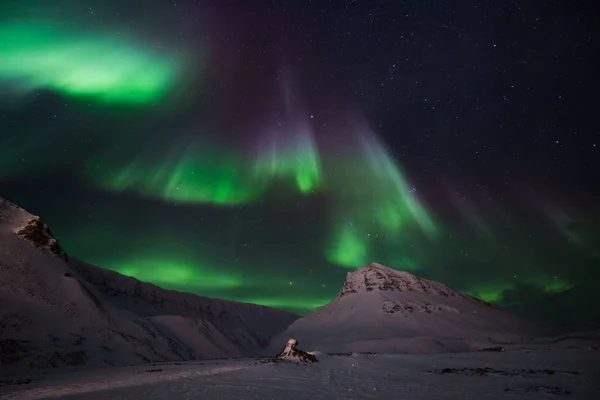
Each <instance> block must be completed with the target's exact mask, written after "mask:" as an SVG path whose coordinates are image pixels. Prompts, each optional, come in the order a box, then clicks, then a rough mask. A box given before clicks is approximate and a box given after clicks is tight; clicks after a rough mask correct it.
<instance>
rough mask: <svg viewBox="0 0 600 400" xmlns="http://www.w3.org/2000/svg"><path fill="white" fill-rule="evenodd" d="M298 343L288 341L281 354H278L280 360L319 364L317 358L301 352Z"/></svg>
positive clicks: (291, 340)
mask: <svg viewBox="0 0 600 400" xmlns="http://www.w3.org/2000/svg"><path fill="white" fill-rule="evenodd" d="M297 346H298V341H297V340H296V339H290V340H288V341H287V344H286V345H285V347H284V349H283V350H281V353H279V354H277V358H278V359H282V360H288V361H299V362H304V363H312V362H317V361H318V360H317V356H315V355H314V354H311V353H308V352H306V351H304V350H300V349H299V348H298V347H297Z"/></svg>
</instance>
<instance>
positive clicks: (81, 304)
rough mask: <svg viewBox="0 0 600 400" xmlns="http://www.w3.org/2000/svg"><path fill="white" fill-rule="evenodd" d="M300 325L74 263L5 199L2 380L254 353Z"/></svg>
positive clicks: (258, 309)
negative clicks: (22, 375)
mask: <svg viewBox="0 0 600 400" xmlns="http://www.w3.org/2000/svg"><path fill="white" fill-rule="evenodd" d="M296 318H297V316H296V315H295V314H292V313H289V312H286V311H282V310H278V309H273V308H268V307H263V306H258V305H253V304H244V303H238V302H233V301H225V300H216V299H209V298H205V297H200V296H195V295H192V294H189V293H180V292H175V291H170V290H163V289H161V288H159V287H157V286H154V285H151V284H148V283H142V282H139V281H137V280H136V279H133V278H131V277H126V276H123V275H120V274H118V273H116V272H113V271H108V270H104V269H102V268H98V267H94V266H91V265H87V264H85V263H82V262H80V261H78V260H74V259H69V258H68V256H67V255H66V253H65V252H64V251H63V249H61V248H60V246H59V244H58V242H57V241H56V239H54V238H53V237H52V234H51V232H50V230H49V229H48V227H47V226H46V225H45V224H44V223H43V222H42V221H41V220H40V219H39V218H38V217H35V216H33V215H31V214H29V213H27V212H26V211H25V210H23V209H21V208H19V207H17V206H15V205H14V204H12V203H10V202H8V201H5V200H2V199H0V375H7V374H16V375H18V374H20V373H23V372H30V371H31V370H32V369H47V368H56V367H80V366H94V367H101V366H117V365H133V364H140V363H145V362H158V361H179V360H192V359H202V358H215V357H232V356H240V355H245V354H253V353H256V351H258V349H260V348H261V346H264V345H265V344H266V343H267V342H268V340H269V338H270V337H271V336H273V335H274V334H276V333H278V332H281V331H282V330H284V329H285V327H286V326H288V325H289V324H290V323H291V322H292V321H294V320H295V319H296Z"/></svg>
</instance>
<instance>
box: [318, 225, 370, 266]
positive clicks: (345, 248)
mask: <svg viewBox="0 0 600 400" xmlns="http://www.w3.org/2000/svg"><path fill="white" fill-rule="evenodd" d="M335 232H336V233H337V234H338V236H337V237H336V238H335V240H334V242H333V245H332V246H331V248H330V249H328V251H327V259H328V260H329V261H331V262H333V263H335V264H339V265H341V266H344V267H349V268H358V267H361V266H363V265H365V264H366V263H367V262H368V260H367V245H366V243H365V240H364V239H363V238H362V237H360V236H359V234H358V232H357V231H356V229H355V228H354V226H352V225H350V222H346V223H345V224H344V225H343V226H342V227H341V228H338V229H337V230H336V231H335Z"/></svg>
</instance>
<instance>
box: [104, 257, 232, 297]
mask: <svg viewBox="0 0 600 400" xmlns="http://www.w3.org/2000/svg"><path fill="white" fill-rule="evenodd" d="M107 267H109V268H110V269H112V270H114V271H117V272H119V273H121V274H123V275H127V276H132V277H134V278H136V279H139V280H141V281H144V282H152V283H155V284H156V285H159V286H161V287H164V288H165V289H178V288H182V287H189V288H194V289H195V290H198V289H205V288H233V287H238V286H241V285H242V280H241V279H240V278H239V277H236V276H229V275H227V274H224V273H223V272H222V271H219V270H218V269H214V270H211V269H207V268H202V267H201V266H199V265H197V264H195V263H191V262H189V263H184V262H180V261H177V259H173V258H171V259H169V258H165V259H160V258H158V259H157V258H154V257H148V258H142V259H139V260H132V261H128V262H123V263H121V262H119V263H117V264H116V265H115V266H112V265H110V266H108V265H107Z"/></svg>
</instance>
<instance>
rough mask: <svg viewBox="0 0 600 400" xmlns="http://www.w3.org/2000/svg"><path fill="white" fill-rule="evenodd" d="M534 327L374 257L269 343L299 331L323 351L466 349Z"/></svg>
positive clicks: (524, 334)
mask: <svg viewBox="0 0 600 400" xmlns="http://www.w3.org/2000/svg"><path fill="white" fill-rule="evenodd" d="M537 333H539V329H538V328H537V327H536V326H534V325H533V324H531V323H529V322H527V321H524V320H522V319H520V318H518V317H516V316H513V315H511V314H509V313H507V312H505V311H504V310H502V309H500V308H497V307H495V306H493V305H491V304H489V303H486V302H484V301H481V300H478V299H476V298H474V297H471V296H468V295H465V294H462V293H459V292H457V291H455V290H452V289H450V288H449V287H447V286H445V285H443V284H441V283H439V282H434V281H430V280H427V279H422V278H419V277H417V276H415V275H413V274H410V273H408V272H404V271H398V270H394V269H391V268H388V267H385V266H383V265H380V264H376V263H371V264H368V265H366V266H365V267H362V268H360V269H357V270H355V271H352V272H349V273H348V274H347V277H346V281H345V282H344V285H343V287H342V289H341V291H340V293H339V295H338V297H337V298H336V299H334V300H333V301H332V302H330V303H329V304H326V305H324V306H322V307H320V308H317V309H315V310H314V311H313V312H312V313H310V314H309V315H307V316H306V317H304V318H301V319H298V320H297V321H295V322H294V323H292V324H291V325H290V326H289V327H288V329H287V330H286V331H285V332H283V333H282V334H281V335H278V336H277V337H276V338H274V339H273V342H272V343H273V344H272V345H271V346H269V348H268V350H269V351H273V350H275V349H276V348H277V346H280V344H281V343H285V341H286V340H287V339H288V338H294V339H297V340H298V341H299V342H300V343H302V345H303V347H304V348H306V349H307V350H317V351H324V352H385V353H395V352H401V353H402V352H409V353H433V352H444V351H466V350H476V349H480V348H483V347H487V346H491V345H493V344H495V343H514V342H520V341H522V340H525V339H528V338H531V337H533V336H534V335H535V334H537Z"/></svg>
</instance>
